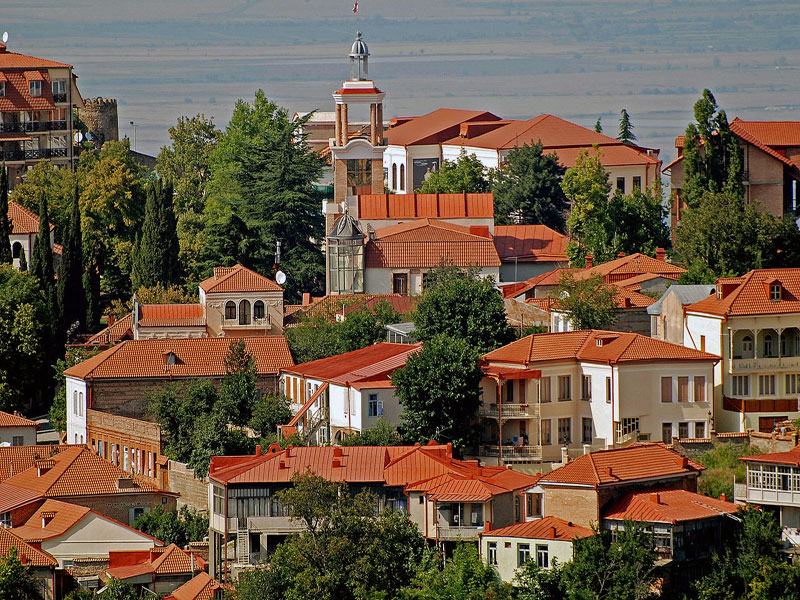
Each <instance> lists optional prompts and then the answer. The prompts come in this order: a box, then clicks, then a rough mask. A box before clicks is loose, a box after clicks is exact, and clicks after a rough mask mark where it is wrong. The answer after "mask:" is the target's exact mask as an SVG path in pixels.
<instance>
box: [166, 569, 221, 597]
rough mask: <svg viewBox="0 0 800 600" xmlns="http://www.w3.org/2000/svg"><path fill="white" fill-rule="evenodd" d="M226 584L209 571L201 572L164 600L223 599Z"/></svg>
mask: <svg viewBox="0 0 800 600" xmlns="http://www.w3.org/2000/svg"><path fill="white" fill-rule="evenodd" d="M224 597H225V586H223V585H222V584H221V583H220V582H219V581H217V580H216V579H214V578H213V577H211V575H209V574H208V573H199V574H198V575H196V576H195V577H193V578H192V579H190V580H189V581H187V582H186V583H184V584H183V585H182V586H181V587H179V588H178V589H176V590H174V591H173V592H172V593H171V594H170V595H169V596H167V597H166V598H164V600H222V599H223V598H224Z"/></svg>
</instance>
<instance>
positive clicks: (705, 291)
mask: <svg viewBox="0 0 800 600" xmlns="http://www.w3.org/2000/svg"><path fill="white" fill-rule="evenodd" d="M714 292H715V289H714V286H713V285H678V284H673V285H671V286H669V287H668V288H667V290H666V291H665V292H664V293H663V294H661V297H660V298H659V299H658V300H656V301H655V302H654V303H653V304H651V305H650V306H648V307H647V312H648V314H651V315H660V314H661V304H662V303H663V302H664V300H665V299H666V298H667V296H669V295H675V296H676V297H677V298H678V301H679V302H680V303H681V305H683V306H686V305H687V304H693V303H695V302H699V301H700V300H704V299H705V298H708V297H709V296H710V295H712V294H713V293H714Z"/></svg>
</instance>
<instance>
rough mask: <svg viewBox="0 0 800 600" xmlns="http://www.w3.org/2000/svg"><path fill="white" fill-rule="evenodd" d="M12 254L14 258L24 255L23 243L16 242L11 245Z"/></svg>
mask: <svg viewBox="0 0 800 600" xmlns="http://www.w3.org/2000/svg"><path fill="white" fill-rule="evenodd" d="M11 256H13V257H14V258H20V257H21V256H22V244H20V243H19V242H14V243H13V244H12V246H11Z"/></svg>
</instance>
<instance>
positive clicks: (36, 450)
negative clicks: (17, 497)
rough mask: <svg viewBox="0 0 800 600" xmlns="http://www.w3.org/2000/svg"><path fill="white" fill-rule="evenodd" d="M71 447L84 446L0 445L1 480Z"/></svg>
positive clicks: (78, 446)
mask: <svg viewBox="0 0 800 600" xmlns="http://www.w3.org/2000/svg"><path fill="white" fill-rule="evenodd" d="M69 448H83V446H81V445H77V446H73V445H51V444H40V445H30V446H0V481H5V480H6V479H8V478H9V477H11V476H12V475H17V474H19V473H22V472H23V471H25V470H26V469H29V468H31V467H32V466H33V465H34V463H35V462H36V460H38V459H40V458H50V457H51V456H53V455H55V454H57V453H59V452H63V451H64V450H68V449H69Z"/></svg>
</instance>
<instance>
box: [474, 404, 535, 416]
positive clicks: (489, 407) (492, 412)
mask: <svg viewBox="0 0 800 600" xmlns="http://www.w3.org/2000/svg"><path fill="white" fill-rule="evenodd" d="M502 409H503V419H504V420H505V419H530V418H537V417H538V416H539V405H538V404H514V403H503V406H502ZM478 414H479V415H481V416H482V417H491V418H493V419H497V418H499V417H500V406H499V405H497V404H482V405H481V407H480V409H478Z"/></svg>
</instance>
